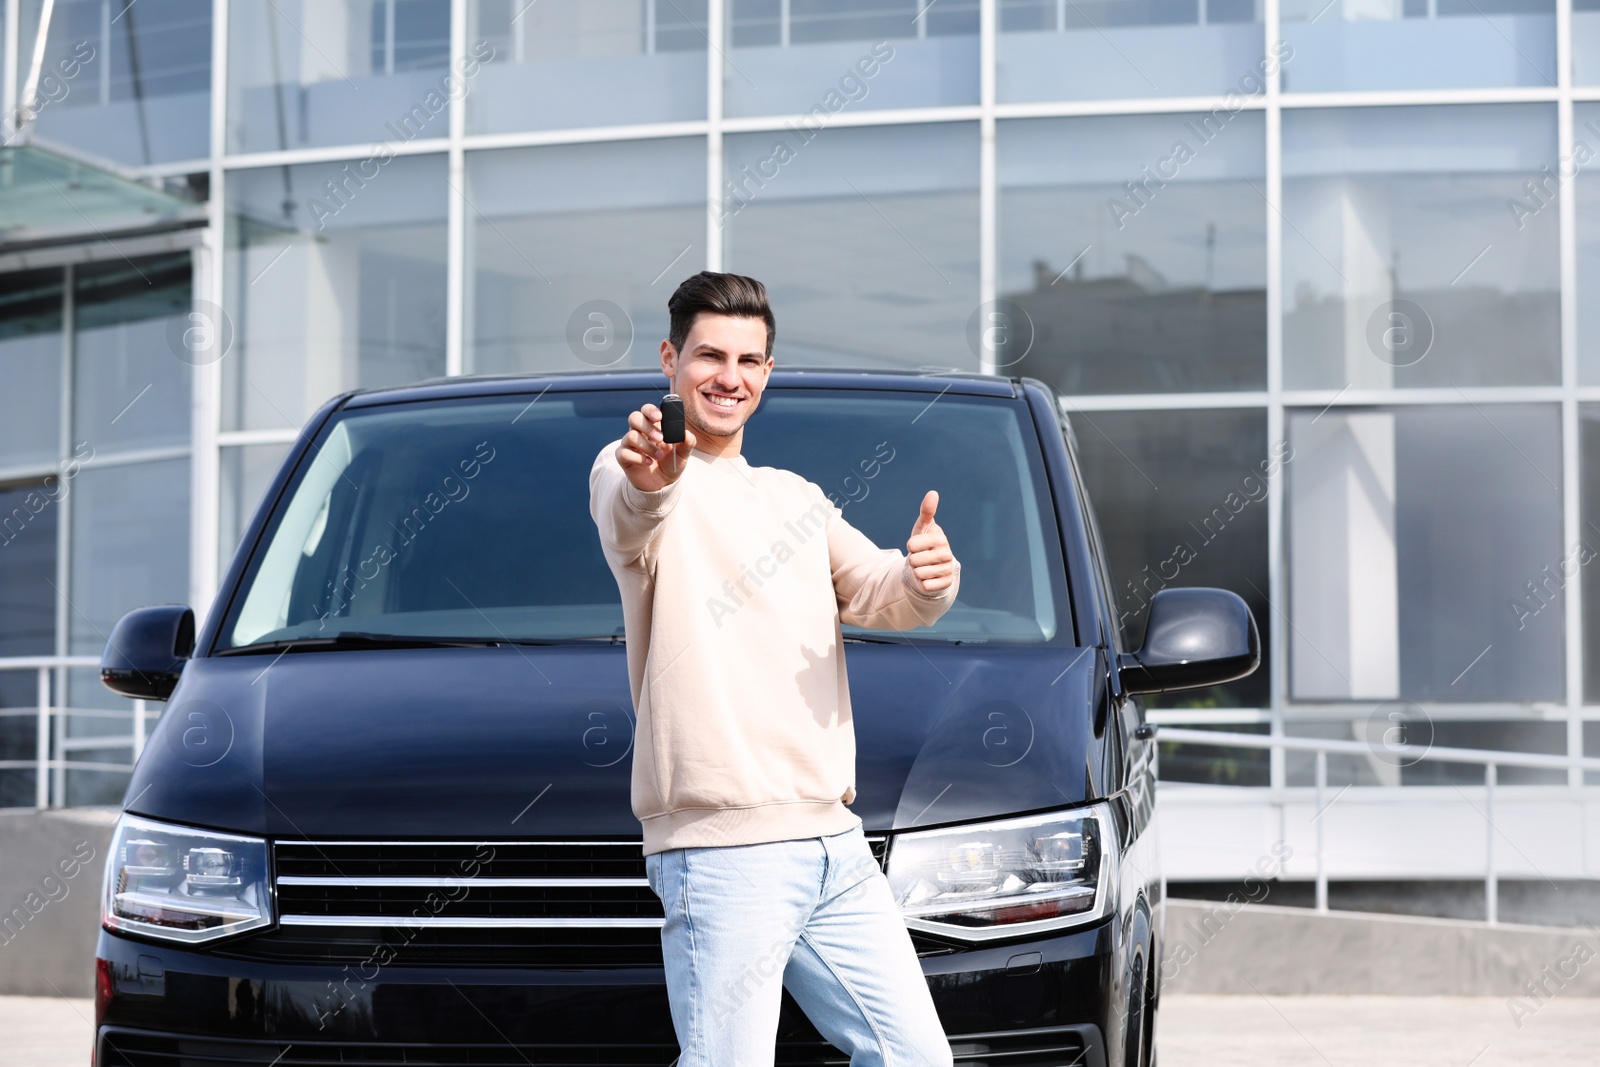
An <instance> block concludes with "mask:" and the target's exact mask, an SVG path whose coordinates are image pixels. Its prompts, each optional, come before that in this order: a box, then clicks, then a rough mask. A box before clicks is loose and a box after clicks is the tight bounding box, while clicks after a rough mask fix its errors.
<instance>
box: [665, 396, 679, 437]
mask: <svg viewBox="0 0 1600 1067" xmlns="http://www.w3.org/2000/svg"><path fill="white" fill-rule="evenodd" d="M661 440H662V441H663V442H664V443H666V444H669V445H675V444H677V443H678V442H680V441H682V440H683V397H681V396H679V395H678V394H677V393H668V394H667V395H666V396H664V397H662V398H661Z"/></svg>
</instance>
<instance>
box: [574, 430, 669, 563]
mask: <svg viewBox="0 0 1600 1067" xmlns="http://www.w3.org/2000/svg"><path fill="white" fill-rule="evenodd" d="M621 440H622V439H621V438H618V439H617V440H615V441H612V442H611V443H610V444H608V445H606V446H605V447H604V448H602V449H601V450H600V454H599V455H598V456H596V457H595V461H594V466H593V467H591V468H590V470H589V514H590V516H591V517H593V519H594V524H595V526H596V527H597V528H598V529H599V531H600V543H601V545H603V546H604V548H605V550H606V554H607V555H609V556H611V557H612V558H614V559H616V560H618V561H619V562H620V563H622V564H623V565H624V566H629V567H635V566H639V565H640V560H641V559H642V558H643V557H644V554H645V550H646V548H647V547H648V546H649V544H650V541H651V539H652V538H654V537H655V535H656V532H657V531H658V530H659V529H660V528H661V522H662V520H663V519H665V518H666V517H667V516H668V515H670V514H671V513H672V509H673V507H675V506H676V504H677V502H678V496H679V490H680V489H681V488H682V486H683V478H681V477H680V478H679V479H678V480H677V481H675V482H673V483H672V484H671V485H667V486H663V487H662V488H660V489H656V490H654V491H651V492H646V491H644V490H642V489H640V488H639V487H638V486H636V485H634V484H633V483H632V482H630V481H628V476H627V475H626V474H624V473H623V472H622V468H621V467H620V466H618V465H617V445H618V444H620V443H621ZM686 473H687V472H686Z"/></svg>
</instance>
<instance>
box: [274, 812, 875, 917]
mask: <svg viewBox="0 0 1600 1067" xmlns="http://www.w3.org/2000/svg"><path fill="white" fill-rule="evenodd" d="M866 839H867V842H868V843H869V844H870V845H871V846H872V850H873V854H874V855H875V856H877V857H878V860H879V863H880V864H882V862H883V856H884V845H885V842H886V839H887V835H885V834H881V833H873V834H867V835H866ZM486 844H487V845H493V846H498V847H499V848H503V849H505V850H507V851H508V852H509V853H510V855H507V856H504V857H499V856H496V857H493V858H491V859H489V860H477V862H479V863H480V864H493V863H495V862H497V861H499V862H510V863H511V864H513V865H516V864H520V863H531V864H538V863H553V864H557V865H559V864H561V863H564V862H575V863H583V862H586V861H587V862H599V863H605V864H619V863H620V864H622V865H624V869H627V868H629V867H631V868H632V869H633V870H637V871H641V872H642V870H643V866H644V857H643V856H642V854H641V850H642V848H643V842H642V841H640V840H638V839H635V840H632V841H616V840H612V841H571V840H566V841H563V840H539V841H535V840H526V839H524V840H503V841H479V840H475V839H461V840H455V841H383V840H369V841H344V840H341V841H331V840H330V841H309V840H279V841H275V842H273V847H274V852H275V855H279V853H278V850H285V851H286V852H288V853H291V854H292V857H287V856H286V857H282V858H289V859H291V862H293V863H295V864H299V865H302V866H300V869H302V870H303V869H306V867H305V866H304V865H306V864H309V865H311V869H313V870H315V869H316V868H317V866H322V867H323V868H324V869H325V870H327V869H331V870H332V871H334V872H335V873H333V874H282V875H278V876H277V877H276V878H275V879H274V890H275V896H276V897H277V902H278V909H277V910H278V916H277V921H278V923H279V924H280V925H282V926H286V927H289V926H294V927H343V928H346V929H374V928H377V929H381V928H389V929H394V928H401V927H405V928H411V927H419V926H426V927H438V928H449V927H455V928H458V929H535V928H552V929H569V930H570V929H583V928H591V929H621V928H630V929H660V928H661V926H662V924H663V923H665V921H666V920H665V918H664V917H660V916H649V915H609V916H608V915H538V916H534V915H522V914H508V915H451V914H449V913H448V912H449V906H448V905H446V906H445V907H444V909H443V913H440V914H428V912H431V911H434V910H435V909H433V908H428V907H422V908H420V909H417V908H411V907H410V905H411V903H412V902H411V901H408V900H405V899H404V896H403V895H402V896H401V897H399V898H396V899H395V900H394V901H393V903H394V904H395V905H397V906H400V907H405V908H407V909H408V910H411V911H412V914H393V915H370V914H357V915H342V914H326V913H324V912H322V911H320V910H317V909H319V908H325V909H329V910H336V909H337V908H338V907H339V906H340V904H341V900H340V894H339V892H338V891H340V890H345V891H361V890H367V889H371V890H376V891H383V890H390V891H393V890H405V889H415V890H419V891H425V890H436V889H455V888H465V889H468V890H469V892H468V893H467V894H464V895H463V896H462V897H461V898H460V899H461V900H463V901H465V900H470V899H471V893H470V890H471V889H475V888H476V889H484V890H494V889H504V890H514V889H533V890H539V889H576V890H585V889H594V890H600V891H602V892H601V895H599V896H596V897H594V898H593V899H588V900H582V899H580V900H569V901H565V902H559V903H558V902H555V901H552V902H549V903H548V904H547V903H545V902H542V901H539V900H537V899H534V900H529V901H526V902H522V903H514V902H509V901H508V902H504V903H503V904H502V905H501V906H502V907H504V908H506V909H508V910H518V909H521V908H529V909H540V908H543V907H550V905H552V904H554V905H556V906H555V907H554V908H553V909H552V910H563V909H564V908H568V907H570V908H573V909H584V908H587V909H593V910H605V909H607V908H610V909H620V910H634V911H638V910H659V908H660V901H659V900H657V899H656V896H655V894H654V892H652V891H651V890H650V888H649V884H650V883H649V880H648V879H647V878H644V877H640V876H639V875H637V874H632V873H629V874H619V875H617V876H615V877H605V876H597V875H576V876H557V875H546V876H522V877H514V876H496V875H488V874H480V875H477V876H467V875H448V874H444V875H441V874H418V875H405V874H384V875H348V876H347V875H341V874H338V873H337V871H338V866H337V864H336V862H335V858H334V857H331V856H329V855H327V854H326V853H324V852H323V849H325V848H327V849H343V848H349V849H359V850H361V851H362V852H364V853H367V854H366V855H359V854H358V855H355V856H340V857H339V859H340V860H343V861H345V862H347V863H372V862H378V863H417V864H441V865H442V864H446V863H450V862H452V861H454V860H456V859H457V857H455V856H450V855H442V856H441V855H421V854H418V852H419V851H420V850H424V849H441V848H443V849H457V850H460V853H461V856H460V858H461V859H476V857H474V856H472V855H471V854H470V853H471V850H473V849H475V848H478V847H481V846H483V845H486ZM576 848H600V849H604V850H606V851H608V852H610V855H605V854H601V855H589V856H582V855H563V853H564V852H566V850H568V849H576ZM413 850H417V851H413ZM519 850H520V851H521V854H520V855H519V854H518V853H519ZM408 853H409V854H408ZM380 869H381V868H380ZM391 869H393V868H391ZM435 869H438V868H437V867H436V868H435ZM535 869H537V868H535ZM558 869H559V867H558ZM280 889H282V890H288V892H287V893H278V892H277V890H280ZM297 889H298V890H302V891H306V892H309V893H310V895H311V896H312V897H317V895H316V894H315V892H314V891H315V890H317V889H327V890H330V892H329V893H328V894H324V895H321V896H320V897H317V898H316V899H305V898H304V897H302V894H299V893H296V892H295V891H296V890H297ZM605 890H632V891H634V892H633V893H632V894H631V895H630V894H628V893H622V894H619V895H615V896H609V897H608V896H606V895H604V891H605ZM360 899H368V900H369V901H370V900H371V899H372V898H370V897H367V898H357V899H350V898H345V899H344V900H343V901H342V903H343V904H344V906H347V907H352V908H353V909H355V910H361V905H360V903H359V900H360ZM420 900H421V897H420V896H419V898H418V902H419V903H420ZM452 902H453V901H452ZM478 903H479V906H481V904H482V898H481V897H480V898H479V902H478ZM418 910H421V911H422V912H423V913H422V914H416V913H415V912H416V911H418Z"/></svg>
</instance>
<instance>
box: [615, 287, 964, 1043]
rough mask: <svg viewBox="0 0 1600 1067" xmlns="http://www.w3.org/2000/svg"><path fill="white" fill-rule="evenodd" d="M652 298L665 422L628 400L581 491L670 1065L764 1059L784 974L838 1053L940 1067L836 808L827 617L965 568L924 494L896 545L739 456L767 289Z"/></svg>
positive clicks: (838, 752)
mask: <svg viewBox="0 0 1600 1067" xmlns="http://www.w3.org/2000/svg"><path fill="white" fill-rule="evenodd" d="M667 307H668V309H669V311H670V313H671V325H670V336H669V337H668V338H667V339H666V340H665V341H663V342H662V343H661V370H662V373H663V374H665V375H666V376H667V378H668V381H669V383H670V384H669V389H670V391H671V392H675V393H677V394H678V395H679V396H681V397H683V407H684V418H685V423H686V428H685V434H684V436H685V440H684V441H682V442H681V443H678V444H675V445H669V444H666V443H665V442H664V441H663V439H662V434H661V412H660V409H659V408H658V407H657V406H656V405H654V404H644V405H643V406H641V407H640V408H639V410H637V411H634V412H631V413H630V414H629V416H628V431H627V433H626V434H624V435H623V436H622V437H621V438H620V439H618V440H616V441H613V442H611V443H609V444H607V445H606V446H605V447H604V448H602V449H601V450H600V454H599V455H597V456H596V457H595V461H594V465H593V467H592V468H591V470H590V473H589V490H590V495H589V508H590V514H591V515H592V516H593V518H594V521H595V525H596V526H597V527H598V529H599V533H600V541H601V544H602V546H603V548H604V551H605V556H606V560H607V562H608V563H609V564H610V566H611V571H612V573H613V574H614V575H615V576H616V579H617V586H618V589H619V590H620V591H621V594H622V608H623V622H624V627H625V632H626V635H627V646H628V673H629V680H630V682H631V685H632V689H633V703H634V708H635V709H636V712H637V719H638V725H637V728H636V733H635V737H636V742H635V745H634V751H633V778H632V798H631V799H632V804H633V812H634V814H635V815H636V816H637V817H638V818H639V821H640V824H641V825H642V827H643V829H644V855H645V870H646V873H647V875H648V878H649V882H650V888H651V889H652V890H653V891H654V892H655V893H656V895H657V896H658V897H660V898H661V902H662V907H663V909H664V911H665V913H666V923H665V925H664V926H663V927H662V930H661V947H662V952H663V957H664V960H665V964H666V979H667V993H668V997H669V1000H670V1002H671V1010H672V1021H673V1027H674V1029H675V1030H676V1031H677V1035H678V1043H679V1045H680V1046H681V1047H682V1054H681V1056H680V1058H679V1059H678V1061H677V1062H678V1063H679V1065H680V1067H711V1065H715V1067H730V1065H738V1067H748V1065H757V1064H768V1065H770V1064H771V1063H772V1062H773V1058H774V1046H775V1043H776V1037H777V1025H778V1014H779V1007H780V1004H781V1000H782V990H783V989H784V988H787V989H788V990H789V991H790V993H791V994H792V995H793V997H794V999H795V1002H796V1003H798V1004H799V1005H800V1007H801V1009H802V1010H804V1011H805V1013H806V1015H807V1017H808V1018H810V1020H811V1021H812V1023H813V1024H814V1025H815V1026H816V1028H817V1030H818V1031H819V1032H820V1033H821V1034H822V1035H823V1036H824V1037H826V1038H827V1039H828V1040H829V1041H831V1042H833V1044H834V1045H836V1046H838V1047H839V1048H840V1049H841V1050H842V1051H844V1052H846V1053H848V1054H849V1056H850V1062H851V1064H853V1065H857V1067H860V1065H879V1064H881V1065H889V1064H907V1065H910V1064H922V1065H928V1064H931V1065H934V1067H948V1065H949V1064H950V1063H951V1051H950V1045H949V1042H948V1041H946V1040H945V1037H944V1031H943V1028H942V1027H941V1025H940V1022H939V1017H938V1014H937V1013H936V1012H935V1010H934V1006H933V1000H932V997H931V996H930V995H929V992H928V986H927V983H926V980H925V979H924V978H923V974H922V968H921V965H920V964H919V963H918V962H917V955H916V951H915V949H914V948H913V947H912V944H911V938H910V935H909V934H908V933H907V931H906V927H905V923H904V921H903V919H902V918H901V916H900V912H899V908H898V907H897V906H896V904H895V902H894V899H893V897H892V895H891V893H890V890H889V884H888V880H887V878H885V877H884V875H883V872H882V871H881V870H880V869H879V868H878V865H877V861H876V860H875V859H874V858H873V856H872V850H871V848H870V847H869V845H868V844H867V841H866V838H865V836H864V835H863V832H862V825H861V818H860V816H858V815H856V814H855V813H854V812H852V811H851V810H850V809H849V808H848V807H846V805H847V804H849V803H850V802H851V801H853V800H854V799H855V796H856V790H855V732H854V726H853V723H852V719H851V709H850V689H849V683H848V680H847V677H846V674H845V660H844V652H843V646H842V638H841V630H840V624H841V623H852V624H855V625H860V626H867V627H877V628H888V627H893V628H894V629H897V630H909V629H912V628H913V627H917V626H930V625H932V624H933V623H934V622H936V621H937V620H938V619H939V617H940V616H941V615H943V614H944V612H945V610H946V609H947V608H948V607H949V606H950V605H951V603H953V602H954V600H955V598H956V594H957V592H958V590H959V586H960V577H961V564H960V563H959V562H958V561H957V560H956V559H955V557H954V555H953V554H952V553H951V550H950V543H949V541H948V539H947V538H946V537H945V534H944V531H943V530H941V529H940V528H939V525H938V523H937V522H936V521H935V520H934V512H935V509H936V508H937V507H938V503H939V494H938V493H937V492H934V491H932V490H929V491H928V492H927V493H926V494H925V496H924V497H923V500H922V505H921V510H920V512H919V513H918V515H916V516H915V518H914V519H912V521H911V534H910V537H909V539H908V540H907V541H906V553H905V554H902V553H901V552H900V551H899V550H898V549H892V548H890V549H880V548H879V547H878V546H877V545H875V544H873V543H872V541H871V539H869V538H868V537H867V536H866V535H865V534H863V533H861V532H860V531H859V530H857V529H855V528H854V527H852V526H851V525H850V524H849V523H847V522H846V521H845V520H844V517H843V515H842V514H841V513H840V511H839V509H838V508H837V507H835V506H834V505H833V504H831V503H830V502H829V501H828V499H827V496H826V494H824V493H823V491H822V490H821V489H820V488H819V487H818V486H817V485H815V484H814V483H812V482H810V481H807V480H806V479H805V478H803V477H801V476H800V475H798V474H795V473H793V472H792V471H787V470H781V469H779V468H775V467H752V466H751V465H750V464H749V463H748V462H746V461H745V459H744V457H743V456H742V455H740V448H741V446H742V444H743V441H744V426H745V423H746V422H747V421H749V419H750V416H751V415H752V414H753V413H754V412H755V410H756V407H757V405H758V404H759V403H760V400H761V392H762V390H763V389H764V388H765V387H766V384H767V378H768V376H769V375H770V374H771V373H772V366H773V357H772V344H773V334H774V331H775V320H774V316H773V314H772V310H771V308H770V307H769V306H768V303H767V293H766V289H765V287H763V286H762V284H761V283H760V282H758V281H756V280H755V279H753V278H747V277H744V276H743V275H738V274H718V273H713V272H710V271H702V272H701V273H699V274H696V275H694V276H693V277H691V278H689V279H687V280H686V281H685V282H684V283H683V284H682V285H680V286H679V287H678V289H677V291H676V292H674V293H673V295H672V297H671V299H670V300H669V301H668V302H667ZM908 518H910V517H909V516H908ZM780 975H781V982H780V981H779V976H780Z"/></svg>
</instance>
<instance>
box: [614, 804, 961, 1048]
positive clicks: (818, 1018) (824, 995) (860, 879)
mask: <svg viewBox="0 0 1600 1067" xmlns="http://www.w3.org/2000/svg"><path fill="white" fill-rule="evenodd" d="M645 872H646V875H647V877H648V878H649V881H650V888H651V889H652V890H654V891H655V894H656V896H658V897H660V898H661V903H662V908H663V909H664V910H665V912H666V917H667V918H666V924H665V925H664V926H663V927H662V928H661V949H662V953H663V956H664V957H665V961H666V974H667V995H668V998H669V999H670V1001H671V1004H672V1025H673V1029H675V1030H676V1031H677V1035H678V1044H679V1046H680V1047H681V1049H682V1054H681V1055H680V1056H679V1057H678V1060H677V1064H678V1067H771V1064H772V1062H773V1057H774V1053H775V1046H776V1043H777V1034H778V1009H779V1007H780V1005H781V1002H782V993H783V990H784V989H788V990H789V993H790V995H791V996H793V997H794V999H795V1003H797V1004H799V1005H800V1008H801V1010H802V1011H804V1012H805V1014H806V1017H807V1018H809V1019H810V1020H811V1023H812V1025H814V1026H815V1027H816V1028H817V1031H818V1032H819V1033H820V1034H822V1036H823V1037H825V1038H827V1039H828V1040H829V1041H830V1042H832V1043H833V1044H834V1045H835V1046H836V1047H837V1048H838V1049H839V1050H840V1051H842V1052H844V1053H847V1054H848V1055H849V1057H850V1063H851V1067H869V1065H870V1067H880V1065H881V1067H901V1065H904V1067H913V1065H914V1067H950V1065H951V1052H950V1043H949V1041H947V1040H946V1039H945V1035H944V1028H943V1027H942V1026H941V1025H940V1022H939V1016H938V1014H937V1012H936V1011H935V1010H934V1006H933V997H932V996H931V995H930V994H929V992H928V983H927V979H925V978H924V977H923V974H922V966H921V964H920V963H918V962H917V953H916V949H914V948H913V947H912V944H911V936H910V934H908V933H907V932H906V925H905V920H904V919H902V918H901V915H900V909H899V907H898V906H897V905H896V904H895V902H894V898H893V897H892V896H891V895H890V891H889V880H888V879H887V878H886V877H885V876H884V874H883V871H882V870H881V869H879V867H878V861H877V860H876V859H874V858H873V856H872V849H871V846H869V845H868V844H867V839H866V837H865V836H864V835H863V833H862V830H861V827H860V826H859V825H857V826H855V827H854V828H852V829H850V830H846V831H844V832H843V833H838V834H833V835H831V836H828V837H806V838H799V839H797V840H792V841H769V842H763V843H761V844H756V845H728V846H722V847H704V848H673V849H667V850H666V851H665V852H655V853H652V854H650V855H648V856H646V857H645ZM780 978H781V981H780Z"/></svg>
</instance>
